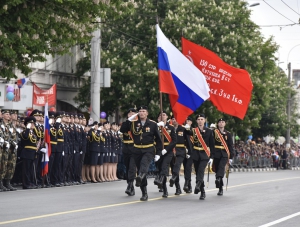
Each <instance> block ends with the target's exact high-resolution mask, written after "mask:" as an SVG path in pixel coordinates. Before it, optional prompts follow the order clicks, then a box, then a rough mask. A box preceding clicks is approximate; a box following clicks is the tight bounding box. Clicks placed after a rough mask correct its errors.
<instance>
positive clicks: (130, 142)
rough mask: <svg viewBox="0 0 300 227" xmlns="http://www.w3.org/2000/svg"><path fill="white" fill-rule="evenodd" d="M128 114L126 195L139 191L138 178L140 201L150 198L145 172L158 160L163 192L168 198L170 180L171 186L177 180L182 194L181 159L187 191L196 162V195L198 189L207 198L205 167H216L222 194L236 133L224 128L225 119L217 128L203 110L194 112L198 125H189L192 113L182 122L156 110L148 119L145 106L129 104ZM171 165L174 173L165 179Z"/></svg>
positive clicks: (125, 127)
mask: <svg viewBox="0 0 300 227" xmlns="http://www.w3.org/2000/svg"><path fill="white" fill-rule="evenodd" d="M127 117H128V118H127V120H126V121H125V122H123V123H122V126H121V128H120V132H121V133H123V143H124V145H123V154H124V160H125V154H126V161H125V165H126V169H127V170H128V172H127V174H128V177H127V183H128V185H127V189H126V191H125V193H126V194H128V195H129V196H132V195H135V191H134V179H135V186H136V187H140V189H141V192H142V197H141V198H140V200H141V201H147V200H148V193H147V185H148V182H147V172H148V169H149V166H150V164H151V162H152V161H153V159H154V161H155V165H156V169H157V170H158V174H157V176H156V177H155V179H154V184H155V185H157V187H158V189H159V190H160V192H162V193H163V194H162V197H164V198H167V197H168V186H167V183H168V184H169V186H170V187H173V186H174V185H175V187H176V190H175V195H180V194H181V193H182V191H181V187H180V183H179V172H180V168H181V164H183V166H184V178H185V182H184V186H183V190H184V191H185V192H186V193H192V192H193V191H192V185H191V173H192V165H193V164H194V169H195V172H196V185H195V188H194V194H199V192H200V198H199V199H200V200H204V199H205V197H206V195H205V190H204V188H205V184H204V173H205V169H206V167H207V166H212V170H213V171H214V172H215V173H216V175H215V176H216V179H215V185H216V188H218V189H219V191H218V195H219V196H222V195H223V186H224V183H223V178H224V176H225V172H226V175H227V180H228V177H229V176H228V174H229V166H230V164H231V162H232V158H233V156H234V151H233V146H232V144H233V142H232V137H231V134H230V132H228V131H227V130H226V129H225V125H226V121H225V120H224V119H223V118H221V119H219V120H218V122H217V128H216V129H213V130H212V129H210V128H208V127H206V126H205V116H204V114H200V115H198V116H197V117H196V121H197V127H195V128H193V127H191V125H192V119H191V118H188V119H187V120H186V123H185V125H183V126H182V125H179V124H178V123H177V122H176V119H175V118H174V117H171V119H170V120H168V115H167V113H166V112H165V111H162V113H160V114H159V115H158V119H157V120H158V123H156V122H155V121H153V120H150V119H149V118H148V110H147V107H146V106H141V107H140V108H138V110H135V109H129V110H128V112H127ZM226 167H227V168H226ZM169 168H171V172H172V176H171V178H170V180H169V182H167V176H168V175H169ZM208 169H210V168H208ZM136 171H137V172H136ZM208 174H209V171H208ZM136 175H137V176H136ZM135 176H136V177H135ZM208 177H209V175H208ZM227 183H228V182H227Z"/></svg>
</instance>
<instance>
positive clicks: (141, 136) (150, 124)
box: [121, 106, 162, 201]
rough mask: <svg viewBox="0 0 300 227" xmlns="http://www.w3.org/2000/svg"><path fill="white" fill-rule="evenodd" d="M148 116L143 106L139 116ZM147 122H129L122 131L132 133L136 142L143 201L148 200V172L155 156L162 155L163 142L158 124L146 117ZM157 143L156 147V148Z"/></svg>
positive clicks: (135, 158)
mask: <svg viewBox="0 0 300 227" xmlns="http://www.w3.org/2000/svg"><path fill="white" fill-rule="evenodd" d="M145 111H146V114H148V112H147V107H146V106H141V107H140V108H139V114H143V115H145ZM144 119H145V121H143V122H142V121H141V119H140V117H138V120H136V121H133V122H130V121H129V120H127V121H126V122H125V123H123V124H126V125H124V128H123V129H122V131H121V132H122V133H125V132H128V131H131V133H132V136H133V141H134V146H133V157H134V160H135V164H136V166H137V168H138V172H139V175H138V176H137V178H136V184H135V186H136V187H140V188H141V191H142V197H141V199H140V200H141V201H146V200H148V194H147V184H148V183H147V178H146V175H147V172H148V169H149V165H150V163H151V161H152V160H153V158H154V156H155V155H159V156H160V155H161V150H162V141H161V137H160V133H159V131H158V127H157V123H156V122H155V121H152V120H150V119H148V118H147V115H146V117H145V118H144ZM154 142H155V146H154Z"/></svg>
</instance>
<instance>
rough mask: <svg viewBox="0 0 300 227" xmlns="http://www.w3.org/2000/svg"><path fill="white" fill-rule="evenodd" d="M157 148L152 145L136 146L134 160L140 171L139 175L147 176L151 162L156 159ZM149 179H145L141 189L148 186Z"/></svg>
mask: <svg viewBox="0 0 300 227" xmlns="http://www.w3.org/2000/svg"><path fill="white" fill-rule="evenodd" d="M154 155H155V148H154V146H153V145H152V146H151V145H134V147H133V158H134V160H135V164H136V166H137V169H138V173H139V175H146V174H147V173H148V169H149V166H150V163H151V161H152V160H153V159H154ZM147 185H148V182H147V177H143V179H142V182H141V185H140V186H141V187H143V186H147Z"/></svg>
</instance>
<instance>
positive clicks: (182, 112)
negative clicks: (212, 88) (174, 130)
mask: <svg viewBox="0 0 300 227" xmlns="http://www.w3.org/2000/svg"><path fill="white" fill-rule="evenodd" d="M156 31H157V53H158V75H159V90H160V92H163V93H167V94H169V98H170V103H171V107H172V110H173V113H174V116H175V118H176V121H177V122H178V123H179V124H183V123H184V121H185V120H186V118H187V117H188V116H189V115H190V114H192V113H193V112H194V111H195V110H196V109H198V108H199V107H200V106H201V104H202V103H203V102H204V101H205V100H207V99H208V98H209V87H208V84H207V82H206V79H205V77H204V75H203V74H202V72H201V71H200V70H199V69H197V67H196V66H195V65H194V64H193V63H192V62H190V61H189V60H188V59H187V58H186V57H185V56H184V55H183V54H182V53H181V52H180V51H179V50H178V49H177V48H176V47H175V46H174V45H173V44H172V43H171V42H170V41H169V40H168V38H167V37H166V36H165V35H164V33H163V32H162V31H161V29H160V27H159V26H158V25H156Z"/></svg>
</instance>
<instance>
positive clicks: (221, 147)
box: [215, 146, 225, 149]
mask: <svg viewBox="0 0 300 227" xmlns="http://www.w3.org/2000/svg"><path fill="white" fill-rule="evenodd" d="M215 148H219V149H225V147H223V146H215Z"/></svg>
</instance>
